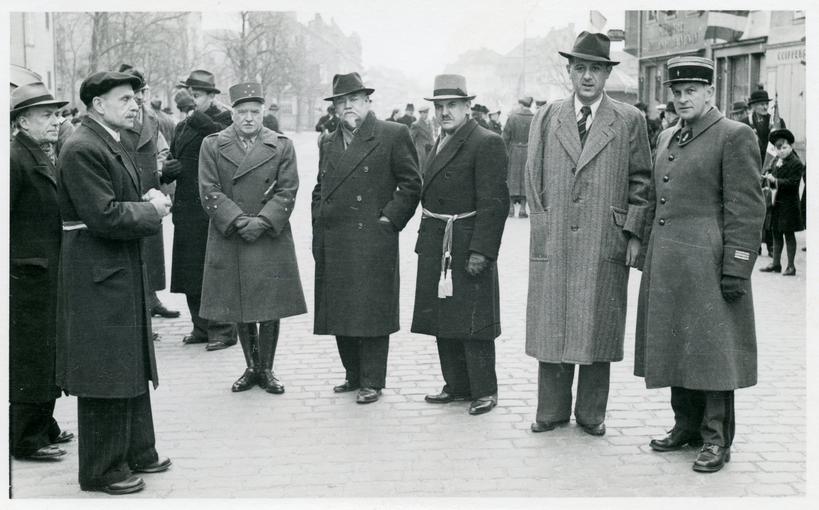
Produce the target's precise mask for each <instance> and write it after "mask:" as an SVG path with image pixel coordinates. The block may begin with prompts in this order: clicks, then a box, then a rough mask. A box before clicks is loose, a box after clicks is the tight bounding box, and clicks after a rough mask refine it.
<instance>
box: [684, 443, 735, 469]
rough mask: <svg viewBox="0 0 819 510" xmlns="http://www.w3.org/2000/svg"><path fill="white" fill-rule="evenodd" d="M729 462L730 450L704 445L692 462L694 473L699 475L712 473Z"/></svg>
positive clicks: (728, 448)
mask: <svg viewBox="0 0 819 510" xmlns="http://www.w3.org/2000/svg"><path fill="white" fill-rule="evenodd" d="M730 461H731V448H730V447H724V446H717V445H715V444H709V443H705V444H704V445H702V448H701V449H700V453H699V454H698V455H697V460H695V461H694V465H693V469H694V471H697V472H700V473H714V472H716V471H719V470H720V469H722V466H724V465H725V463H726V462H730Z"/></svg>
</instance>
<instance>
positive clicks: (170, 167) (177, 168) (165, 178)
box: [159, 159, 182, 184]
mask: <svg viewBox="0 0 819 510" xmlns="http://www.w3.org/2000/svg"><path fill="white" fill-rule="evenodd" d="M181 173H182V162H181V161H179V160H178V159H166V160H165V164H164V165H163V166H162V176H161V177H160V179H159V180H160V181H161V182H162V183H163V184H168V183H170V182H173V181H175V180H176V178H177V177H179V174H181Z"/></svg>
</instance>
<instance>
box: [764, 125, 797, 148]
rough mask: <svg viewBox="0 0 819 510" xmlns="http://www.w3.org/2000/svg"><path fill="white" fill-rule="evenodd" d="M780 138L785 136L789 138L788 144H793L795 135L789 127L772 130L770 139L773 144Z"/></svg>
mask: <svg viewBox="0 0 819 510" xmlns="http://www.w3.org/2000/svg"><path fill="white" fill-rule="evenodd" d="M780 138H784V139H785V140H787V142H788V144H790V145H793V141H794V137H793V133H791V131H790V130H789V129H785V128H782V129H775V130H773V131H771V134H769V135H768V141H769V142H771V143H772V144H776V141H777V140H779V139H780Z"/></svg>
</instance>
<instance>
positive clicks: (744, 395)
mask: <svg viewBox="0 0 819 510" xmlns="http://www.w3.org/2000/svg"><path fill="white" fill-rule="evenodd" d="M294 139H295V142H296V149H297V154H298V158H299V169H300V176H301V189H300V191H299V195H298V199H297V204H296V206H297V207H296V211H295V213H294V215H293V218H292V220H291V223H292V225H293V231H294V236H295V240H296V249H297V253H298V257H299V264H300V271H301V280H302V283H303V285H304V291H305V297H306V298H307V302H308V308H309V310H310V312H311V313H308V314H306V315H301V316H298V317H295V318H289V319H285V320H283V321H282V326H281V328H282V329H281V331H282V333H281V339H280V342H279V347H278V352H277V356H276V363H275V367H274V369H275V372H276V374H277V376H278V377H279V378H280V379H281V381H282V382H283V383H284V384H285V386H286V388H287V390H286V393H285V394H283V395H270V394H267V393H265V392H264V391H262V390H260V389H254V390H251V391H247V392H244V393H238V394H234V393H231V391H230V386H231V384H232V383H233V381H234V380H235V379H236V378H237V377H239V376H240V375H241V374H242V371H243V369H244V359H243V357H242V352H241V349H240V347H239V346H238V345H237V346H235V347H231V348H230V349H227V350H223V351H217V352H206V351H205V349H204V346H203V345H189V346H185V345H183V344H182V342H181V340H182V337H183V335H185V334H187V333H188V332H189V331H190V319H189V317H188V315H187V308H186V306H185V299H184V296H183V295H180V294H170V293H168V292H167V291H165V292H161V293H160V297H161V299H162V300H163V302H164V303H165V304H166V305H167V306H168V307H169V308H173V309H177V310H181V311H182V317H180V318H179V319H173V320H168V319H154V329H155V330H156V331H158V332H159V333H160V335H161V341H159V342H157V343H156V344H155V345H156V355H157V362H158V365H159V375H160V386H159V388H158V390H156V391H154V392H152V395H151V399H152V401H153V415H154V423H155V427H156V437H157V449H158V451H159V453H160V455H167V456H169V457H171V459H172V460H173V467H172V468H171V469H170V470H169V471H168V472H166V473H162V474H153V475H152V474H148V475H144V478H145V481H146V485H147V486H146V488H145V490H143V491H142V492H139V493H137V494H134V495H132V496H129V497H128V498H120V499H130V498H166V497H171V498H211V497H242V498H244V497H264V498H273V497H307V498H316V497H327V496H329V497H371V496H375V497H392V496H401V497H424V496H461V497H474V496H504V497H517V496H520V497H529V496H539V497H559V496H617V497H619V496H689V497H690V496H710V495H714V496H717V495H718V496H804V495H806V493H807V489H806V466H807V454H806V419H807V404H806V399H807V391H806V388H807V384H806V372H807V371H806V364H807V362H806V341H805V340H806V326H805V300H806V280H805V272H806V271H805V270H806V260H805V252H802V251H801V247H803V246H804V245H805V234H804V233H801V234H798V235H797V241H798V245H799V249H800V251H798V257H797V260H796V267H797V271H798V273H797V276H796V277H792V278H788V277H783V276H781V275H779V274H766V273H759V272H755V273H754V275H753V280H752V282H753V291H754V300H755V306H756V310H757V315H756V327H757V332H758V345H759V383H758V384H757V385H756V386H755V387H753V388H749V389H744V390H739V391H737V393H736V413H737V431H736V440H735V444H734V447H733V449H732V457H731V462H730V463H729V464H727V465H726V467H725V468H724V469H723V470H722V471H720V472H718V473H715V474H710V475H703V474H698V473H695V472H693V471H692V470H691V463H692V462H693V460H694V458H695V455H696V450H694V449H690V448H689V449H684V450H682V451H679V452H672V453H663V454H659V453H656V452H653V451H652V450H651V449H650V448H649V447H648V442H649V440H650V439H651V438H652V437H658V436H662V435H663V434H664V432H665V431H666V430H667V429H669V428H670V427H671V425H672V424H673V415H672V412H671V408H670V404H669V390H668V389H667V388H666V389H662V390H647V389H646V388H645V385H644V383H643V380H642V379H640V378H637V377H635V376H633V375H632V368H633V362H634V360H633V351H634V327H635V315H636V308H637V290H638V286H639V281H640V273H639V272H637V271H632V274H631V280H630V284H629V313H628V320H627V325H626V348H625V353H626V356H625V359H624V360H623V361H622V362H620V363H616V364H613V365H612V384H611V393H610V397H609V406H608V416H607V420H606V425H607V429H608V432H607V434H606V435H605V436H603V437H599V438H597V437H591V436H589V435H587V434H585V433H583V432H582V430H581V429H580V428H579V427H577V426H576V425H575V424H574V422H572V423H571V424H570V425H569V426H566V427H562V428H558V429H557V430H555V431H552V432H548V433H543V434H532V433H531V432H530V431H529V426H530V424H531V422H532V421H533V420H534V414H535V408H536V404H537V362H536V361H535V360H534V359H532V358H530V357H528V356H526V355H525V354H524V332H525V323H524V320H525V305H526V289H527V273H528V248H527V247H528V239H529V237H528V236H529V224H528V221H527V220H525V219H517V218H515V219H509V220H508V221H507V224H506V231H505V234H504V238H503V245H502V249H501V254H500V258H499V268H500V280H501V286H502V288H501V311H502V317H503V318H502V329H503V334H502V335H501V337H500V338H499V339H498V340H497V370H498V381H499V384H500V390H499V404H498V407H497V408H496V409H495V410H494V411H492V412H491V413H489V414H486V415H482V416H470V415H468V414H467V407H468V403H457V404H449V405H443V406H436V405H429V404H426V403H425V402H424V395H425V394H426V393H429V392H433V391H437V390H439V389H440V388H441V386H442V384H443V382H442V378H441V375H440V367H439V363H438V357H437V352H436V349H435V342H434V339H433V338H431V337H426V336H421V335H414V334H410V333H409V326H410V321H411V315H412V303H413V294H414V289H415V264H416V262H417V259H416V256H415V254H414V253H413V249H412V248H413V245H414V243H415V239H416V232H417V230H418V221H419V217H420V214H418V213H416V216H415V218H414V219H413V221H412V222H411V223H410V224H409V225H408V226H407V228H406V229H405V230H404V232H403V234H402V235H401V284H402V289H401V292H402V294H401V327H402V329H401V331H399V332H398V333H396V334H394V335H393V336H392V337H391V345H390V357H389V366H388V372H387V388H386V389H385V390H384V394H383V397H382V399H381V400H380V401H379V402H377V403H375V404H371V405H357V404H356V403H355V393H348V394H334V393H333V391H332V387H333V385H335V384H338V383H340V382H342V381H343V379H344V371H343V369H342V366H341V362H340V360H339V358H338V353H337V351H336V344H335V341H334V339H333V338H332V337H327V336H314V335H313V334H312V320H313V316H312V309H313V303H312V299H313V259H312V256H311V253H310V240H311V231H310V217H309V216H310V207H309V205H310V192H311V190H312V187H313V185H314V184H315V174H316V168H317V160H318V154H317V148H316V141H315V136H314V134H313V133H303V134H298V135H294ZM419 210H420V209H419ZM164 228H165V237H166V242H165V247H166V251H167V255H166V261H167V264H168V266H167V270H168V275H170V260H171V257H170V247H171V244H172V243H171V238H172V235H173V228H172V223H171V221H170V219H169V218H166V219H165V227H164ZM769 262H770V259H769V258H767V257H760V259H759V260H758V262H757V267H761V266H762V265H767V264H768V263H769ZM55 416H56V417H57V419H58V420H59V422H60V424H61V425H62V426H63V428H65V429H68V430H71V431H74V432H75V433H76V431H77V410H76V399H75V398H73V397H69V398H61V399H59V400H58V402H57V408H56V411H55ZM65 447H66V449H67V451H68V455H67V456H66V457H65V458H64V459H63V460H62V461H59V462H52V463H42V462H40V463H36V462H23V461H12V462H11V475H12V496H13V497H15V498H79V497H88V498H95V499H97V498H101V499H106V498H108V499H111V497H110V496H107V495H105V494H100V493H86V492H82V491H80V489H79V485H78V483H77V442H76V441H73V442H71V443H69V444H67V445H65ZM118 501H119V500H118ZM786 504H789V503H786Z"/></svg>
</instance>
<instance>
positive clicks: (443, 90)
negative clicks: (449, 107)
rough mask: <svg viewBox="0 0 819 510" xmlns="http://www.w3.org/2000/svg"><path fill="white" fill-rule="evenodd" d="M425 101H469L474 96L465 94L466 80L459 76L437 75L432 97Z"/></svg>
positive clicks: (426, 98)
mask: <svg viewBox="0 0 819 510" xmlns="http://www.w3.org/2000/svg"><path fill="white" fill-rule="evenodd" d="M424 99H425V100H427V101H446V100H448V99H465V100H467V101H471V100H472V99H475V96H470V95H469V94H468V93H467V92H466V78H464V77H463V76H461V75H460V74H439V75H438V76H436V77H435V85H434V86H433V90H432V97H425V98H424Z"/></svg>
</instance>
